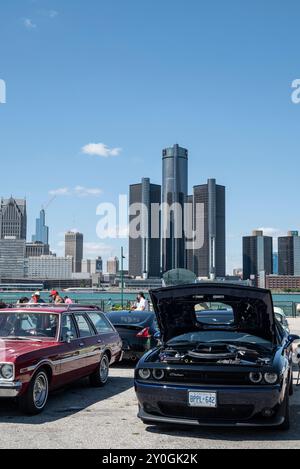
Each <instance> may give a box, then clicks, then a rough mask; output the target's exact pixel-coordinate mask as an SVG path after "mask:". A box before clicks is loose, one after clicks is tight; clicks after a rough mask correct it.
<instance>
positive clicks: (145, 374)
mask: <svg viewBox="0 0 300 469" xmlns="http://www.w3.org/2000/svg"><path fill="white" fill-rule="evenodd" d="M150 376H151V371H150V370H148V369H147V368H142V369H140V370H139V377H140V378H142V379H149V378H150Z"/></svg>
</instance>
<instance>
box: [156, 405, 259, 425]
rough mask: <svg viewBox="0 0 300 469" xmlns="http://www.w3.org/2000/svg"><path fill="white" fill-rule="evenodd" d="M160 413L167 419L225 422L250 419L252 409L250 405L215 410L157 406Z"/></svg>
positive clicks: (224, 406) (183, 406)
mask: <svg viewBox="0 0 300 469" xmlns="http://www.w3.org/2000/svg"><path fill="white" fill-rule="evenodd" d="M158 405H159V409H160V411H161V412H162V413H163V414H164V415H165V416H166V417H169V418H183V419H192V420H206V419H207V420H227V421H240V420H247V419H249V418H251V416H252V414H253V411H254V407H253V406H251V405H222V406H219V407H217V408H216V409H205V408H200V407H188V406H187V405H183V404H169V403H164V402H161V403H159V404H158Z"/></svg>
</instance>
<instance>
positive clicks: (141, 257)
mask: <svg viewBox="0 0 300 469" xmlns="http://www.w3.org/2000/svg"><path fill="white" fill-rule="evenodd" d="M160 203H161V186H159V185H157V184H151V183H150V179H149V178H143V179H142V182H141V183H140V184H132V185H131V186H130V188H129V204H130V207H133V206H134V204H138V205H140V210H139V211H138V212H137V214H133V213H132V214H131V213H130V214H129V275H131V276H133V277H142V276H143V277H146V278H149V277H150V278H151V277H152V278H153V277H159V276H160V252H161V251H160V213H158V214H157V216H155V215H154V213H152V207H153V204H157V206H159V205H160ZM138 205H136V207H138ZM136 217H138V218H139V220H140V223H139V229H140V234H141V236H139V237H136V236H135V233H134V232H133V231H135V229H134V226H133V224H132V222H133V221H134V219H135V218H136ZM154 224H156V227H155V228H156V230H155V231H156V236H155V233H153V228H154V226H153V225H154ZM152 235H153V236H152Z"/></svg>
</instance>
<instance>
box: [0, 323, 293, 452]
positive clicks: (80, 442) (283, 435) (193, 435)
mask: <svg viewBox="0 0 300 469" xmlns="http://www.w3.org/2000/svg"><path fill="white" fill-rule="evenodd" d="M298 328H299V330H300V324H299V326H298V324H293V330H295V331H296V330H298ZM294 377H295V378H296V374H295V376H294ZM132 386H133V369H132V368H127V367H125V366H122V367H121V368H114V369H112V370H111V380H110V382H109V384H108V385H107V387H106V388H104V389H91V388H89V386H88V381H85V380H83V381H82V382H80V383H77V384H75V385H74V386H72V387H70V388H68V389H66V390H64V391H60V392H57V393H55V394H53V395H52V396H51V398H50V401H49V405H48V407H47V409H46V411H45V412H44V413H43V414H42V415H39V416H37V417H24V416H23V415H21V414H20V413H19V411H18V409H17V408H16V407H15V405H14V403H12V402H3V401H2V402H1V403H0V434H1V439H0V448H23V447H26V448H105V449H118V448H120V449H123V448H145V449H151V448H161V449H169V448H172V449H182V448H191V449H195V448H197V449H201V448H300V388H295V394H294V396H293V397H292V400H291V414H292V426H291V430H290V431H289V432H277V431H275V430H260V429H253V430H238V429H234V430H230V429H223V430H219V429H218V430H216V429H186V428H173V427H163V428H160V429H159V430H158V429H157V428H156V427H152V426H150V427H145V426H144V425H143V424H142V423H141V422H140V421H139V420H138V419H137V417H136V413H137V404H136V399H135V394H134V390H133V387H132Z"/></svg>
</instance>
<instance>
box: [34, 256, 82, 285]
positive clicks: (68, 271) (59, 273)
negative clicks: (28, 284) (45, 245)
mask: <svg viewBox="0 0 300 469" xmlns="http://www.w3.org/2000/svg"><path fill="white" fill-rule="evenodd" d="M72 268H73V258H72V257H56V256H41V257H29V258H28V259H27V276H28V278H31V279H40V280H47V279H56V280H68V279H71V278H72Z"/></svg>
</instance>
